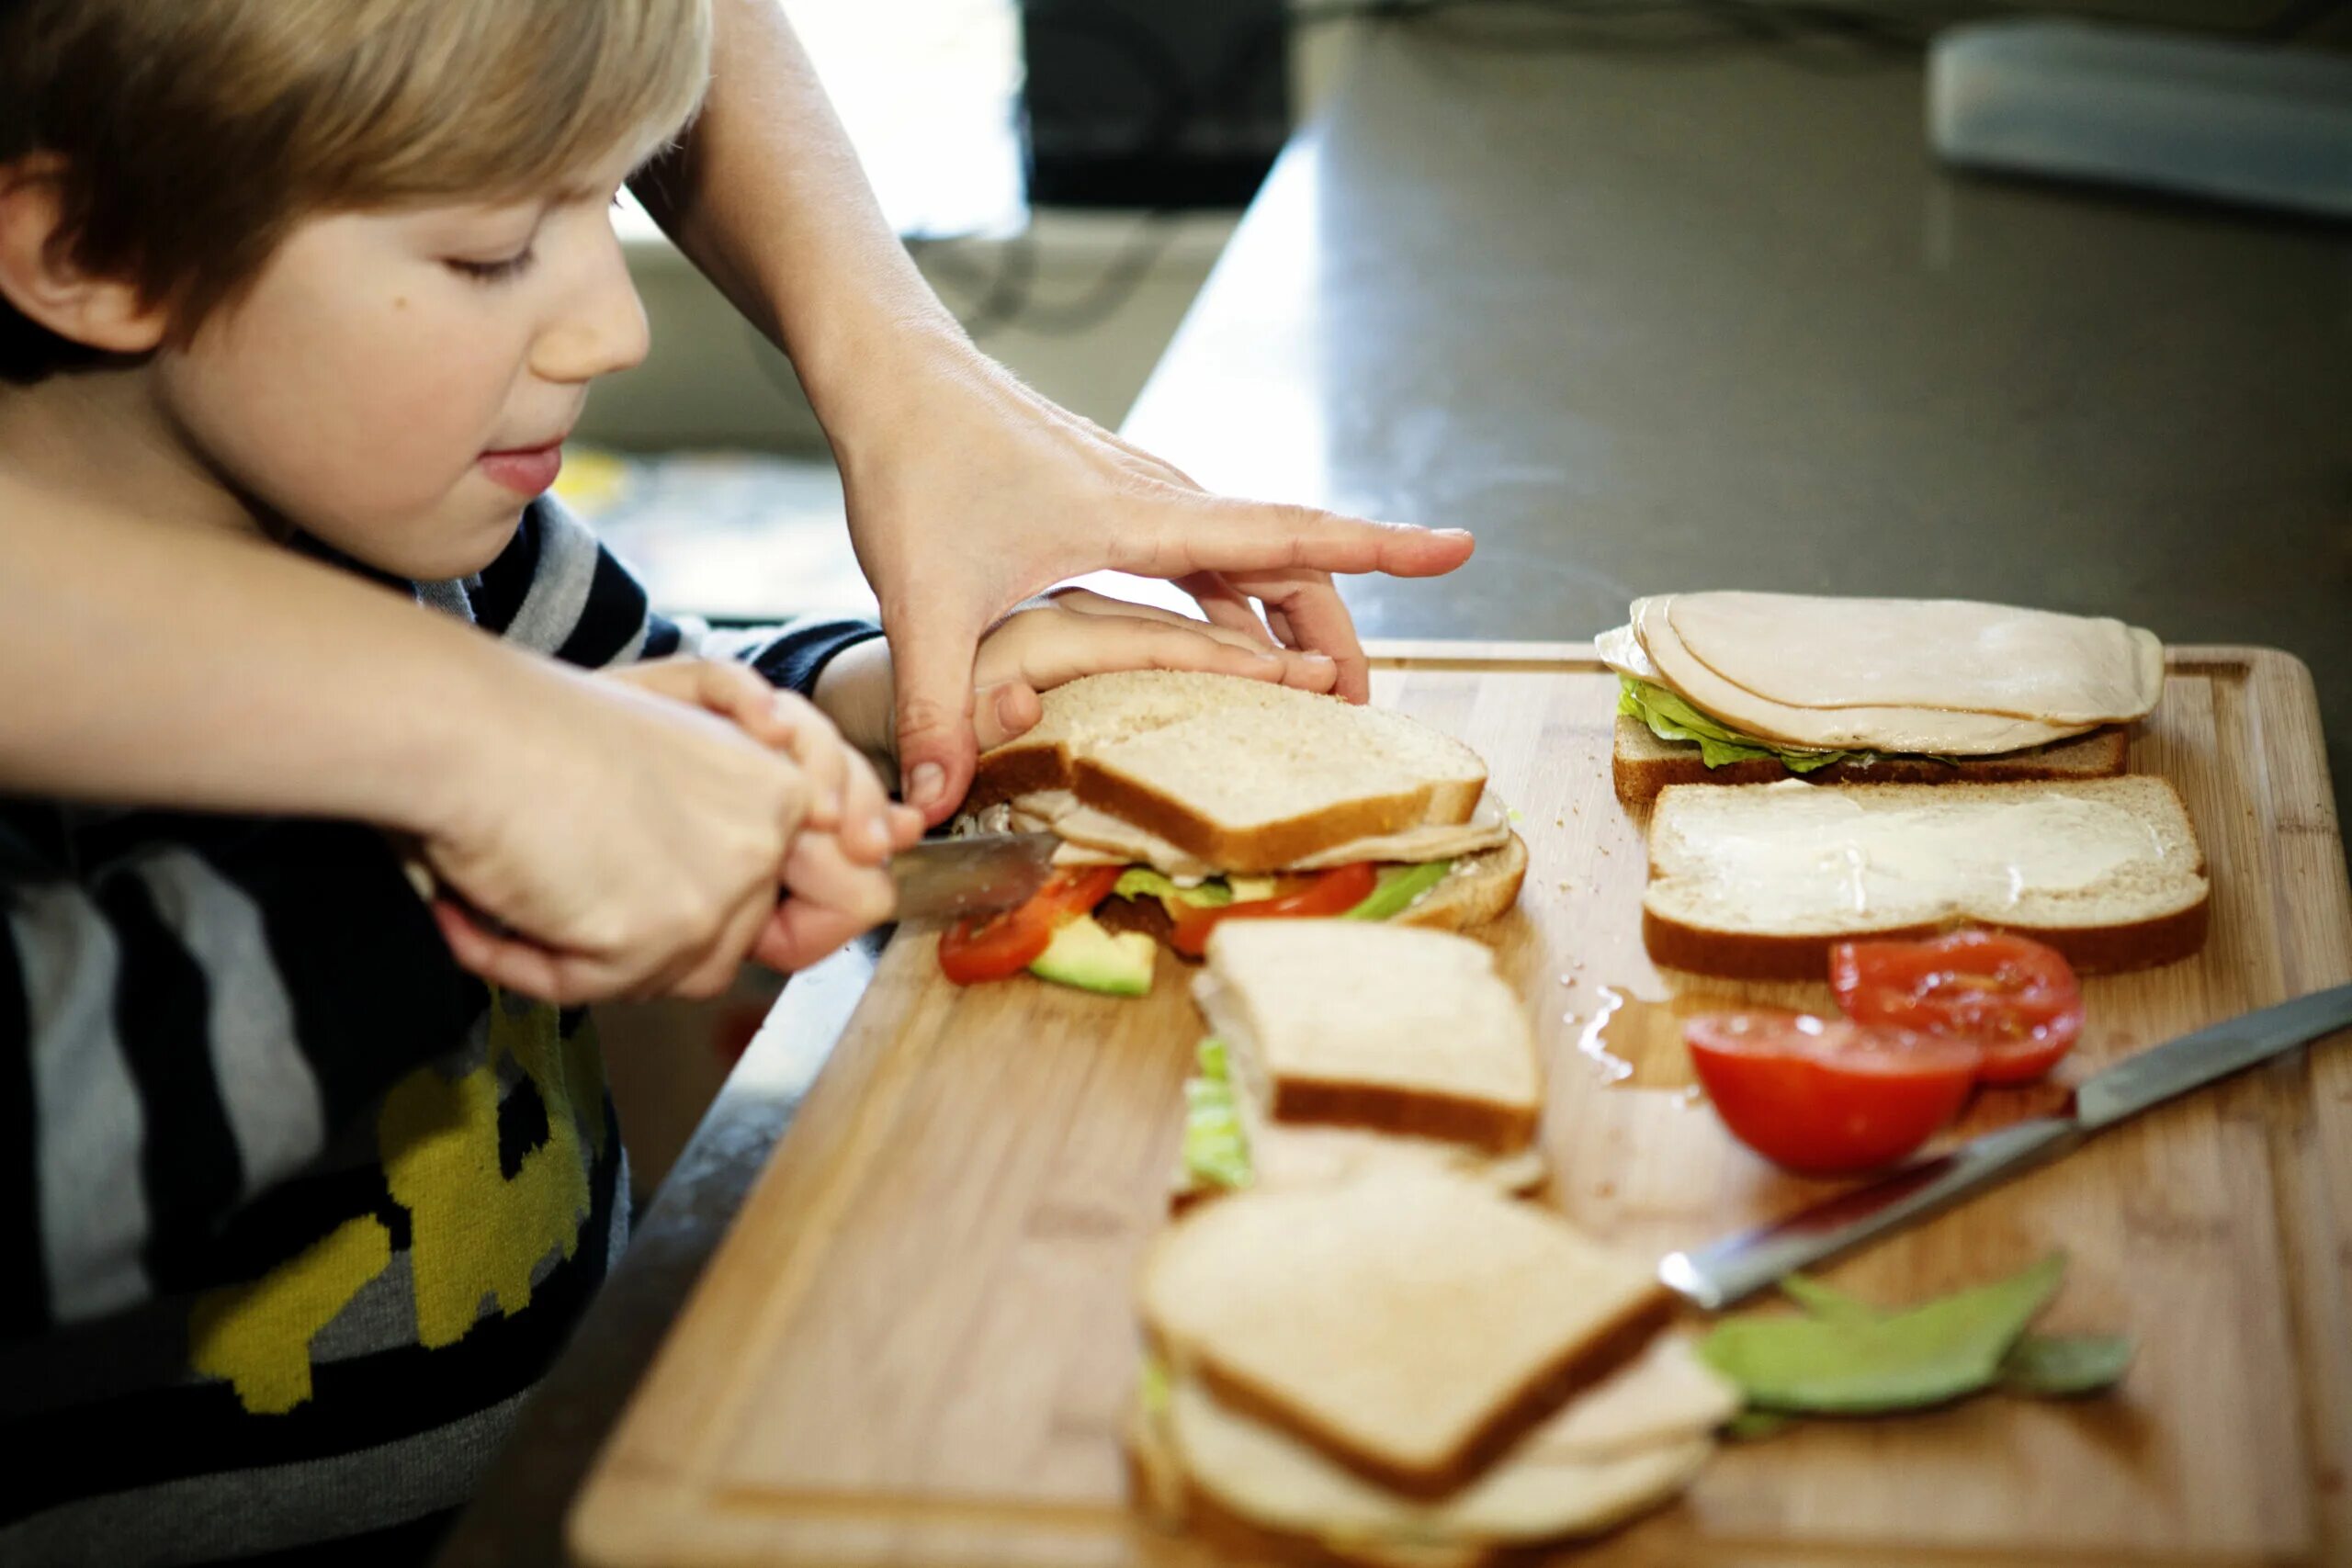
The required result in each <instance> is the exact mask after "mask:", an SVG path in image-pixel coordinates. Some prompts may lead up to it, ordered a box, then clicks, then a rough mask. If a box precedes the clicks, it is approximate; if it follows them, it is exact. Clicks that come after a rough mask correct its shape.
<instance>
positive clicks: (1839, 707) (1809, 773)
mask: <svg viewBox="0 0 2352 1568" xmlns="http://www.w3.org/2000/svg"><path fill="white" fill-rule="evenodd" d="M1599 647H1600V657H1601V660H1603V662H1605V663H1607V664H1608V665H1609V666H1610V668H1611V669H1613V670H1615V671H1617V673H1618V675H1619V676H1620V677H1622V681H1623V689H1622V694H1621V700H1620V702H1619V706H1618V720H1617V733H1616V747H1615V752H1614V757H1613V762H1612V768H1611V772H1612V773H1613V775H1614V777H1615V782H1616V785H1617V794H1618V796H1619V798H1620V799H1622V800H1623V801H1625V802H1626V803H1627V804H1629V805H1632V804H1636V803H1638V802H1642V801H1646V800H1649V799H1651V798H1652V797H1654V796H1655V795H1657V793H1658V791H1659V790H1661V789H1663V788H1665V787H1666V786H1668V785H1669V784H1695V783H1701V782H1708V783H1720V784H1762V783H1770V782H1773V781H1775V780H1779V779H1784V778H1788V777H1791V776H1797V775H1801V776H1804V777H1805V778H1808V779H1811V780H1813V781H1815V782H1816V783H1863V782H1867V783H1873V784H1943V783H1955V782H1968V783H1995V782H2001V781H2012V780H2020V779H2084V778H2103V777H2109V776H2112V775H2114V774H2116V773H2121V772H2122V771H2123V766H2124V761H2125V753H2126V750H2127V747H2126V737H2125V733H2124V730H2123V728H2122V727H2123V726H2125V725H2128V724H2130V723H2131V721H2133V720H2135V719H2138V718H2142V717H2143V716H2146V715H2147V714H2148V712H2149V711H2150V710H2151V709H2153V708H2154V706H2155V705H2156V699H2157V697H2158V696H2159V695H2160V694H2162V692H2163V689H2164V671H2165V659H2164V646H2163V644H2161V643H2160V642H2158V641H2157V640H2156V637H2155V635H2154V633H2153V632H2149V631H2145V630H2143V629H2142V628H2140V627H2138V626H2125V625H2124V624H2123V623H2122V622H2120V621H2114V620H2103V619H2092V618H2089V617H2086V616H2081V615H2054V614H2052V613H2050V612H2048V611H2043V610H2019V609H2012V608H2009V607H2007V606H2005V605H1999V604H1973V603H1969V602H1966V601H1962V600H1950V599H1938V600H1925V599H1835V598H1818V597H1812V596H1807V595H1802V594H1791V593H1668V594H1662V595H1659V596H1657V597H1656V598H1649V599H1637V600H1635V601H1634V607H1633V614H1632V617H1631V619H1630V621H1629V623H1628V624H1627V625H1625V626H1620V627H1618V628H1617V629H1616V630H1614V631H1611V632H1609V633H1606V634H1604V635H1603V636H1602V637H1600V639H1599Z"/></svg>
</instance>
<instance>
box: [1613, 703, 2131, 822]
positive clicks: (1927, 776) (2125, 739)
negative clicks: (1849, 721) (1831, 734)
mask: <svg viewBox="0 0 2352 1568" xmlns="http://www.w3.org/2000/svg"><path fill="white" fill-rule="evenodd" d="M2130 755H2131V732H2130V731H2129V730H2127V729H2125V728H2123V727H2122V726H2120V725H2109V726H2107V727H2106V728H2101V729H2094V730H2092V731H2091V732H2090V733H2089V734H2087V735H2080V736H2076V737H2075V738H2074V739H2071V740H2060V741H2057V742H2055V743H2053V744H2052V745H2048V746H2035V747H2030V748H2029V749H2028V750H2023V751H2010V752H2007V753H2005V754H2003V755H2000V756H1994V757H1964V758H1962V759H1960V760H1959V761H1951V762H1944V761H1936V760H1935V759H1933V758H1929V757H1883V756H1871V757H1866V758H1861V759H1858V760H1856V761H1849V762H1832V763H1830V764H1829V765H1828V766H1827V767H1826V768H1815V770H1813V771H1812V772H1811V773H1803V774H1799V773H1791V772H1790V771H1789V770H1788V769H1787V768H1786V767H1784V766H1782V765H1781V762H1780V761H1779V760H1778V759H1776V758H1771V757H1757V758H1748V759H1744V760H1742V761H1736V762H1726V763H1724V765H1722V766H1721V767H1714V768H1711V767H1709V766H1707V763H1706V760H1705V759H1704V758H1703V757H1702V755H1701V754H1700V751H1699V744H1698V742H1697V741H1695V740H1664V739H1659V738H1658V737H1657V734H1655V733H1654V732H1653V731H1652V730H1651V729H1650V727H1649V726H1648V725H1646V724H1644V723H1643V722H1642V721H1641V720H1640V719H1638V718H1635V717H1634V716H1632V715H1630V714H1622V713H1621V714H1619V715H1618V716H1617V744H1616V748H1615V750H1613V751H1612V752H1611V756H1610V762H1609V772H1610V777H1611V782H1612V783H1613V784H1615V785H1616V786H1617V798H1618V799H1619V800H1620V801H1622V802H1623V803H1624V804H1625V805H1627V806H1645V805H1647V804H1648V803H1649V802H1651V801H1653V800H1656V799H1657V794H1658V791H1660V790H1662V789H1665V788H1667V787H1668V785H1670V784H1774V783H1777V782H1779V781H1780V780H1782V779H1791V778H1802V779H1803V780H1804V782H1805V783H1807V784H2009V783H2016V782H2018V781H2023V780H2031V779H2104V778H2113V777H2115V776H2116V775H2117V774H2119V773H2122V772H2123V769H2124V765H2125V763H2126V761H2128V760H2129V758H2130Z"/></svg>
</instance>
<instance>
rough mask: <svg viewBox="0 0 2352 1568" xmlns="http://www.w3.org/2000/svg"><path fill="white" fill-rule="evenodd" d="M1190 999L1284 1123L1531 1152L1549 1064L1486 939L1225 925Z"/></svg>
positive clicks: (1384, 928) (1352, 924) (1361, 924)
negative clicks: (1539, 1055)
mask: <svg viewBox="0 0 2352 1568" xmlns="http://www.w3.org/2000/svg"><path fill="white" fill-rule="evenodd" d="M1193 999H1194V1000H1195V1001H1196V1002H1197V1003H1198V1004H1199V1006H1200V1009H1201V1011H1202V1013H1203V1015H1204V1017H1206V1019H1207V1020H1208V1023H1209V1027H1210V1029H1211V1031H1212V1032H1215V1033H1216V1034H1217V1035H1218V1036H1219V1037H1221V1038H1222V1039H1223V1040H1224V1041H1225V1042H1226V1044H1227V1051H1228V1054H1229V1058H1230V1060H1231V1061H1232V1064H1233V1070H1234V1074H1235V1077H1236V1078H1237V1080H1238V1083H1239V1084H1240V1085H1241V1087H1242V1088H1243V1089H1244V1090H1245V1091H1246V1092H1247V1093H1248V1095H1249V1096H1250V1099H1251V1100H1254V1101H1255V1102H1256V1103H1257V1104H1258V1105H1259V1106H1260V1107H1261V1108H1262V1109H1263V1110H1264V1111H1265V1112H1266V1114H1267V1115H1268V1116H1269V1117H1270V1118H1271V1119H1272V1120H1274V1121H1276V1122H1305V1123H1323V1124H1327V1125H1335V1126H1342V1127H1359V1128H1367V1129H1370V1130H1373V1131H1375V1132H1385V1133H1402V1134H1413V1135H1416V1136H1419V1137H1429V1138H1439V1139H1443V1140H1446V1141H1448V1142H1452V1143H1459V1144H1466V1145H1470V1146H1472V1147H1474V1148H1476V1149H1479V1150H1482V1151H1484V1152H1485V1153H1487V1154H1490V1155H1510V1154H1514V1153H1517V1152H1518V1151H1520V1150H1521V1149H1523V1148H1525V1147H1526V1146H1527V1144H1528V1143H1529V1141H1530V1140H1531V1139H1532V1138H1533V1137H1534V1135H1535V1126H1536V1122H1537V1121H1538V1120H1539V1119H1540V1118H1541V1116H1542V1114H1543V1110H1544V1080H1543V1074H1542V1072H1541V1070H1540V1069H1539V1068H1538V1066H1537V1065H1536V1060H1535V1043H1534V1035H1533V1032H1532V1031H1531V1030H1530V1029H1529V1027H1528V1021H1527V1014H1526V1010H1525V1008H1524V1007H1523V1006H1522V1005H1521V1002H1520V999H1519V995H1518V993H1517V992H1515V991H1513V990H1512V989H1511V987H1510V985H1509V984H1507V983H1506V982H1505V981H1504V980H1503V978H1502V976H1499V975H1498V974H1497V973H1496V972H1495V955H1494V953H1493V952H1492V951H1491V950H1490V949H1488V948H1487V947H1485V946H1484V945H1482V944H1480V943H1478V942H1473V941H1471V940H1470V939H1469V938H1467V937H1464V936H1457V935H1455V934H1453V933H1452V932H1450V931H1429V930H1423V929H1419V928H1415V927H1411V926H1397V925H1392V924H1389V923H1386V922H1381V921H1371V920H1340V919H1330V920H1302V919H1290V920H1228V921H1227V922H1226V923H1225V924H1223V925H1221V926H1219V927H1217V928H1216V931H1215V932H1214V934H1212V935H1211V936H1210V938H1209V944H1208V963H1207V965H1206V966H1205V967H1204V969H1203V970H1202V971H1201V972H1200V973H1199V974H1198V975H1196V976H1194V977H1193Z"/></svg>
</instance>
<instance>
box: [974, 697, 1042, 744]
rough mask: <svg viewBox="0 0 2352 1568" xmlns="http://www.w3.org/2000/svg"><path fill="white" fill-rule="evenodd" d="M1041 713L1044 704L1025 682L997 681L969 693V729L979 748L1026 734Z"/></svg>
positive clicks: (1035, 724) (1033, 727)
mask: <svg viewBox="0 0 2352 1568" xmlns="http://www.w3.org/2000/svg"><path fill="white" fill-rule="evenodd" d="M1045 716H1046V707H1045V704H1043V703H1042V702H1040V701H1038V698H1037V693H1036V690H1035V688H1034V687H1032V686H1031V685H1030V684H1029V683H1028V682H1025V681H1001V682H997V684H995V685H993V686H983V687H982V688H981V689H980V690H979V691H978V692H976V693H974V694H973V698H972V729H973V731H974V733H976V734H977V735H978V736H979V738H980V750H983V751H985V750H988V749H989V748H990V747H992V746H1001V745H1003V744H1004V743H1005V742H1006V741H1008V740H1016V739H1020V738H1021V737H1022V736H1023V735H1026V734H1028V733H1029V731H1031V730H1032V729H1035V728H1036V727H1037V721H1038V720H1039V719H1041V718H1043V717H1045Z"/></svg>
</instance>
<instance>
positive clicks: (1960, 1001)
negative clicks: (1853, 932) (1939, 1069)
mask: <svg viewBox="0 0 2352 1568" xmlns="http://www.w3.org/2000/svg"><path fill="white" fill-rule="evenodd" d="M1829 984H1830V986H1831V987H1833V988H1835V989H1836V991H1837V993H1838V1006H1839V1007H1842V1008H1844V1009H1845V1010H1846V1016H1848V1017H1849V1018H1851V1019H1853V1020H1854V1021H1856V1022H1858V1023H1884V1024H1892V1025H1893V1026H1894V1027H1895V1028H1897V1029H1907V1030H1911V1031H1913V1032H1916V1033H1920V1034H1941V1035H1948V1036H1951V1037H1952V1038H1954V1039H1966V1040H1973V1041H1975V1042H1976V1043H1978V1044H1979V1045H1981V1046H1983V1047H1984V1048H1985V1066H1983V1067H1982V1068H1980V1069H1978V1072H1977V1077H1980V1078H1982V1079H1983V1080H1984V1081H1985V1082H1986V1083H2024V1082H2026V1081H2028V1080H2029V1079H2032V1078H2038V1077H2041V1075H2042V1074H2044V1073H2046V1072H2048V1071H2049V1070H2050V1069H2051V1067H2052V1066H2054V1065H2055V1064H2056V1063H2057V1060H2058V1058H2059V1057H2061V1056H2064V1055H2065V1054H2066V1053H2067V1051H2068V1050H2070V1049H2071V1048H2072V1047H2073V1046H2074V1043H2075V1036H2077V1035H2079V1034H2080V1033H2082V1032H2083V988H2082V987H2081V986H2079V985H2077V984H2076V983H2075V971H2074V970H2073V969H2072V968H2071V967H2069V966H2068V964H2067V963H2066V960H2065V958H2064V955H2063V954H2061V953H2058V952H2057V951H2055V950H2054V949H2052V948H2048V947H2044V946H2043V945H2042V944H2041V943H2040V942H2029V941H2027V940H2026V939H2025V938H2024V937H2021V936H2012V935H2010V934H2008V933H2007V932H2006V931H1954V932H1953V933H1952V934H1951V935H1950V936H1945V937H1938V938H1937V939H1936V940H1935V941H1933V942H1839V943H1838V945H1837V946H1836V947H1835V948H1833V949H1832V950H1831V951H1830V954H1829Z"/></svg>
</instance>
